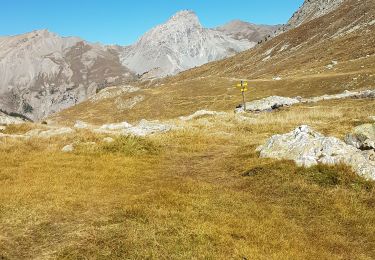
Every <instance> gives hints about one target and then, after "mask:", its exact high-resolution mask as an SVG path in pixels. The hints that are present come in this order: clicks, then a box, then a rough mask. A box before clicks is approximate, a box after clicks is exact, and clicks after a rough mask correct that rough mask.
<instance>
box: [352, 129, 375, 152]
mask: <svg viewBox="0 0 375 260" xmlns="http://www.w3.org/2000/svg"><path fill="white" fill-rule="evenodd" d="M345 142H346V143H347V144H350V145H352V146H354V147H356V148H358V149H361V150H375V123H374V124H364V125H360V126H357V127H355V128H354V130H353V132H352V133H350V134H348V135H347V136H346V137H345Z"/></svg>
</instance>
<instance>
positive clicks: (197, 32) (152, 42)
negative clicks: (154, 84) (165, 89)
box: [121, 11, 255, 77]
mask: <svg viewBox="0 0 375 260" xmlns="http://www.w3.org/2000/svg"><path fill="white" fill-rule="evenodd" d="M254 45H255V43H252V42H249V41H248V40H237V39H233V38H231V37H229V36H227V35H226V34H225V33H222V32H220V31H216V30H213V29H206V28H203V27H202V25H201V24H200V22H199V19H198V17H197V16H196V14H195V13H194V12H192V11H181V12H178V13H177V14H175V15H174V16H173V17H172V18H170V19H169V20H168V21H167V22H166V23H165V24H162V25H159V26H157V27H155V28H153V29H152V30H150V31H149V32H147V33H146V34H145V35H144V36H143V37H142V38H141V39H140V40H139V41H138V42H136V43H135V44H134V45H132V46H129V47H127V48H125V49H124V51H123V53H122V55H121V61H122V63H123V65H124V66H126V67H128V68H129V69H131V70H132V71H134V72H136V73H137V74H140V75H142V74H145V73H148V72H151V73H150V74H151V75H149V77H164V76H167V75H174V74H177V73H178V72H181V71H184V70H187V69H190V68H193V67H196V66H200V65H203V64H205V63H208V62H211V61H215V60H219V59H223V58H226V57H228V56H231V55H234V54H236V53H238V52H241V51H244V50H247V49H249V48H251V47H253V46H254Z"/></svg>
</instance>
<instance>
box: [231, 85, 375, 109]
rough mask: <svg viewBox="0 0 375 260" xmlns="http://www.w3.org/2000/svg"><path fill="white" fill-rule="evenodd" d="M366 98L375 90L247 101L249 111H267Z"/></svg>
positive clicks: (371, 95)
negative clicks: (321, 102)
mask: <svg viewBox="0 0 375 260" xmlns="http://www.w3.org/2000/svg"><path fill="white" fill-rule="evenodd" d="M348 98H352V99H366V98H371V99H375V90H364V91H359V92H351V91H344V92H343V93H340V94H334V95H323V96H319V97H313V98H302V97H295V98H289V97H280V96H271V97H266V98H263V99H259V100H255V101H251V102H247V103H246V111H247V112H265V111H272V110H274V109H278V108H281V107H287V106H292V105H295V104H300V103H316V102H319V101H324V100H335V99H348ZM235 112H236V113H242V112H244V108H243V106H242V105H241V106H240V107H238V108H237V109H236V110H235Z"/></svg>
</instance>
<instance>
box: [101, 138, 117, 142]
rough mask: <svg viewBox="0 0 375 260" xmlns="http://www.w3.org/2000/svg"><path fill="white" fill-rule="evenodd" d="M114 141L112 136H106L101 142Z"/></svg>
mask: <svg viewBox="0 0 375 260" xmlns="http://www.w3.org/2000/svg"><path fill="white" fill-rule="evenodd" d="M114 141H115V139H113V138H112V137H106V138H104V139H103V142H105V143H113V142H114Z"/></svg>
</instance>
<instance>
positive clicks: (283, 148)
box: [257, 125, 375, 180]
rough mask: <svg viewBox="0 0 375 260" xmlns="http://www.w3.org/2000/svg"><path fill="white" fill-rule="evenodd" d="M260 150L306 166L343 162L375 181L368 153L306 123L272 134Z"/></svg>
mask: <svg viewBox="0 0 375 260" xmlns="http://www.w3.org/2000/svg"><path fill="white" fill-rule="evenodd" d="M257 151H258V152H260V157H262V158H274V159H285V160H293V161H295V162H296V163H297V165H299V166H305V167H310V166H313V165H317V164H319V163H322V164H328V165H334V164H340V163H344V164H347V165H349V166H351V167H352V168H353V170H354V171H355V172H357V173H358V174H359V175H361V176H363V177H365V178H367V179H372V180H375V161H372V160H370V155H369V154H368V153H366V152H362V151H361V150H359V149H357V148H355V147H353V146H351V145H348V144H346V143H344V142H343V141H341V140H339V139H337V138H335V137H325V136H323V135H322V134H320V133H318V132H316V131H314V130H312V129H311V128H310V127H309V126H306V125H303V126H300V127H298V128H296V129H295V130H294V131H292V132H290V133H287V134H283V135H274V136H272V137H271V138H270V139H269V140H268V141H267V142H266V143H265V144H264V145H262V146H259V147H258V148H257Z"/></svg>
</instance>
